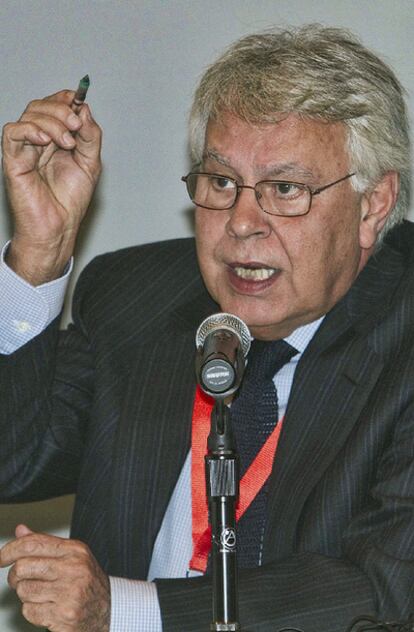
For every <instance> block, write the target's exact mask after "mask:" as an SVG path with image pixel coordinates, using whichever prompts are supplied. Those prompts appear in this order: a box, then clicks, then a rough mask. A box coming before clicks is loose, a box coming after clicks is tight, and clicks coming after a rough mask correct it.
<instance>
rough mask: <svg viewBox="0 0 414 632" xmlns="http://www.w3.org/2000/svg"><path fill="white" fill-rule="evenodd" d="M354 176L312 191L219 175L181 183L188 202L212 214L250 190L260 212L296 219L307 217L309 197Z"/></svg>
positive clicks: (303, 186)
mask: <svg viewBox="0 0 414 632" xmlns="http://www.w3.org/2000/svg"><path fill="white" fill-rule="evenodd" d="M354 175H355V173H348V174H347V175H346V176H344V177H343V178H339V180H335V181H334V182H330V183H329V184H325V186H323V187H319V188H318V189H312V188H311V187H310V186H308V185H307V184H301V183H300V182H290V181H288V180H261V181H260V182H256V184H255V185H254V187H252V186H248V185H247V184H239V183H238V182H237V181H236V180H234V179H233V178H229V177H228V176H223V175H220V174H219V173H195V172H192V173H189V174H188V175H186V176H183V177H182V178H181V180H182V181H183V182H185V184H186V186H187V192H188V195H189V196H190V199H191V201H192V202H193V203H194V204H195V205H196V206H201V207H202V208H207V209H210V210H212V211H225V210H228V209H231V208H233V206H234V205H235V204H236V202H237V200H238V197H239V195H240V192H241V190H242V189H252V191H254V193H255V196H256V200H257V203H258V204H259V206H260V208H261V209H262V211H264V212H265V213H269V214H270V215H280V216H283V217H296V216H298V215H306V214H307V213H309V211H310V208H311V206H312V198H313V196H314V195H319V193H322V191H325V190H326V189H329V188H330V187H333V186H334V185H335V184H339V183H340V182H343V181H344V180H347V179H348V178H351V177H352V176H354Z"/></svg>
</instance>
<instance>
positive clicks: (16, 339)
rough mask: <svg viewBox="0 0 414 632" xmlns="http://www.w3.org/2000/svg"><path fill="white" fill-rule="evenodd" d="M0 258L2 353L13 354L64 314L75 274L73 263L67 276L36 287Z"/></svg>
mask: <svg viewBox="0 0 414 632" xmlns="http://www.w3.org/2000/svg"><path fill="white" fill-rule="evenodd" d="M7 246H8V244H6V245H5V246H4V248H3V250H2V251H1V256H0V288H1V295H2V300H1V301H0V353H3V354H10V353H13V352H14V351H16V350H17V349H19V348H20V347H22V346H23V345H24V344H26V343H27V342H29V340H31V339H32V338H34V337H35V336H37V335H38V334H39V333H41V332H42V331H43V330H44V329H46V327H47V326H48V325H49V324H50V323H51V322H52V320H54V319H55V318H56V317H57V316H58V315H59V314H60V312H61V310H62V306H63V301H64V297H65V292H66V288H67V284H68V280H69V276H70V273H71V272H72V267H73V261H72V260H71V261H70V263H69V265H68V268H67V270H66V271H65V274H64V275H63V276H62V277H60V278H59V279H56V280H55V281H50V283H45V284H43V285H39V286H38V287H34V286H32V285H30V283H27V281H25V280H24V279H22V278H21V277H19V276H18V275H17V274H16V273H15V272H13V270H12V269H11V268H9V266H8V265H7V264H6V262H5V260H4V255H5V252H6V249H7Z"/></svg>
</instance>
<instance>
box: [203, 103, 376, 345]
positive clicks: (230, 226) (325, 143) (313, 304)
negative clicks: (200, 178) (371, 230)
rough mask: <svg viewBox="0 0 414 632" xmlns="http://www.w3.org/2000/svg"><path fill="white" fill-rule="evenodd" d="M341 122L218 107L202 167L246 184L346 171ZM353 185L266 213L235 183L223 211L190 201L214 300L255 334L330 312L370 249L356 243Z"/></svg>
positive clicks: (273, 333)
mask: <svg viewBox="0 0 414 632" xmlns="http://www.w3.org/2000/svg"><path fill="white" fill-rule="evenodd" d="M345 140H346V133H345V129H344V127H343V125H342V124H341V123H326V122H319V121H310V120H303V119H300V118H299V117H297V116H295V115H289V116H287V117H286V118H284V119H283V120H281V121H280V122H279V123H276V124H266V125H261V126H252V125H250V124H248V123H246V122H244V121H242V120H241V119H239V118H237V117H235V116H233V115H230V114H223V115H222V117H221V118H220V120H218V121H216V122H214V121H210V123H209V125H208V128H207V134H206V143H205V151H204V160H203V164H202V169H201V170H202V171H207V172H212V173H219V174H223V175H225V176H229V177H232V178H234V179H235V180H237V182H239V183H240V184H246V185H250V186H254V185H255V184H256V182H258V181H260V180H268V179H279V180H290V181H293V182H302V183H304V184H308V185H309V186H310V187H311V188H317V187H320V186H323V185H325V184H328V183H329V182H332V181H334V180H337V179H339V178H341V177H343V176H345V175H346V174H348V173H349V172H350V165H349V159H348V156H347V152H346V148H345ZM360 225H361V195H360V194H357V193H356V192H355V191H353V189H352V187H351V184H350V180H345V181H344V182H341V183H340V184H337V185H335V186H333V187H332V188H330V189H327V190H326V191H323V192H322V193H320V194H319V195H316V196H315V197H314V198H313V201H312V207H311V210H310V212H309V213H308V214H307V215H304V216H300V217H276V216H272V215H269V214H267V213H264V212H263V211H262V210H261V208H260V206H259V205H258V203H257V200H256V198H255V194H254V191H252V190H251V189H243V190H242V191H241V193H240V196H239V198H238V201H237V204H236V205H235V206H234V207H233V208H232V209H230V210H227V211H211V210H207V209H203V208H199V207H197V209H196V241H197V252H198V258H199V263H200V268H201V272H202V275H203V278H204V281H205V283H206V285H207V288H208V290H209V292H210V294H211V295H212V297H213V298H214V299H215V300H216V301H217V302H218V303H219V305H220V307H221V309H222V310H223V311H225V312H230V313H233V314H236V315H237V316H239V317H240V318H241V319H242V320H243V321H244V322H245V323H246V324H247V325H248V326H249V328H250V330H251V332H252V334H253V336H255V337H257V338H262V339H276V338H281V337H285V336H287V335H288V334H289V333H290V332H292V331H293V330H294V329H296V328H297V327H299V326H300V325H304V324H305V323H308V322H311V321H313V320H315V319H316V318H318V317H319V316H321V315H323V314H325V313H326V312H328V311H329V310H330V309H331V308H332V307H333V305H335V303H337V301H338V300H339V299H340V298H341V297H342V296H343V295H344V294H345V292H346V291H347V290H348V288H349V287H350V285H351V284H352V282H353V281H354V279H355V277H356V276H357V274H358V272H359V270H360V269H361V268H362V267H363V266H364V265H365V263H366V261H367V259H368V257H369V254H370V251H367V250H366V249H362V248H361V247H360Z"/></svg>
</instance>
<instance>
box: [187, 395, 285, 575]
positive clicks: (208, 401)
mask: <svg viewBox="0 0 414 632" xmlns="http://www.w3.org/2000/svg"><path fill="white" fill-rule="evenodd" d="M213 406H214V399H213V398H212V397H209V396H208V395H206V394H205V393H204V392H203V391H202V390H201V388H200V387H199V386H197V389H196V394H195V400H194V406H193V422H192V439H191V493H192V521H193V522H192V524H193V556H192V558H191V561H190V568H191V569H192V570H197V571H201V572H203V573H204V572H205V571H206V568H207V559H208V554H209V552H210V548H211V528H210V526H209V524H208V502H207V493H206V483H205V468H204V456H205V455H206V453H207V437H208V435H209V433H210V425H211V424H210V416H211V411H212V410H213ZM282 422H283V419H280V420H279V422H278V423H277V424H276V426H275V428H274V430H273V432H272V434H271V435H270V436H269V437H268V439H267V441H266V443H265V444H264V445H263V446H262V448H261V450H260V451H259V452H258V454H257V455H256V457H255V459H254V460H253V461H252V463H251V464H250V467H249V468H248V469H247V471H246V472H245V473H244V475H243V477H242V479H241V481H240V498H239V503H238V506H237V509H236V520H239V518H240V517H241V516H242V515H243V514H244V512H245V511H246V509H247V508H248V507H249V505H250V503H251V502H252V501H253V500H254V498H255V496H256V495H257V494H258V492H259V491H260V490H261V488H262V487H263V485H264V484H265V482H266V480H267V479H268V477H269V476H270V472H271V471H272V465H273V460H274V457H275V454H276V448H277V444H278V441H279V435H280V431H281V429H282Z"/></svg>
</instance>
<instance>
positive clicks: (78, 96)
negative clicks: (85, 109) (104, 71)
mask: <svg viewBox="0 0 414 632" xmlns="http://www.w3.org/2000/svg"><path fill="white" fill-rule="evenodd" d="M89 84H90V81H89V75H85V76H84V77H82V79H81V80H80V81H79V85H78V89H77V90H76V92H75V96H74V97H73V101H72V109H73V110H74V111H75V112H78V111H79V108H80V106H81V105H82V104H83V102H84V101H85V98H86V93H87V92H88V88H89Z"/></svg>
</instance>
